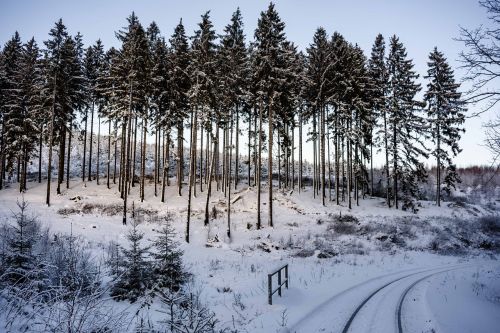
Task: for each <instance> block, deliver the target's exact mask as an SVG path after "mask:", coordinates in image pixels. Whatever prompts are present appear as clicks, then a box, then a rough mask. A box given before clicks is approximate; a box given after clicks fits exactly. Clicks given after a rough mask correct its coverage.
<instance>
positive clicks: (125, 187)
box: [122, 80, 133, 225]
mask: <svg viewBox="0 0 500 333" xmlns="http://www.w3.org/2000/svg"><path fill="white" fill-rule="evenodd" d="M129 85H130V92H129V103H128V115H127V117H126V118H125V121H126V122H127V127H128V128H127V131H126V134H127V143H126V147H125V148H126V151H127V157H126V163H127V164H126V166H125V174H124V179H123V180H122V188H123V219H122V223H123V224H124V225H125V224H127V197H128V184H127V183H128V182H129V179H128V178H129V174H130V140H131V135H130V134H131V133H130V131H131V127H132V91H133V90H132V80H129ZM124 127H125V125H124Z"/></svg>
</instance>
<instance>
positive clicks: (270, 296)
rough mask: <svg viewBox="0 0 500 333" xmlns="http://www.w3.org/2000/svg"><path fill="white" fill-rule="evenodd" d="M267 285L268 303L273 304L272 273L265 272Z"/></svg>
mask: <svg viewBox="0 0 500 333" xmlns="http://www.w3.org/2000/svg"><path fill="white" fill-rule="evenodd" d="M267 286H268V299H267V300H268V303H269V305H273V275H272V274H267Z"/></svg>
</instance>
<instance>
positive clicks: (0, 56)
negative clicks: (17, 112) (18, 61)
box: [0, 49, 7, 190]
mask: <svg viewBox="0 0 500 333" xmlns="http://www.w3.org/2000/svg"><path fill="white" fill-rule="evenodd" d="M6 88H7V68H6V66H5V56H4V53H3V49H2V50H0V91H1V92H2V93H1V94H0V126H1V129H0V190H1V189H2V188H3V183H4V178H5V177H4V176H5V139H4V133H5V109H6V107H5V104H6V101H7V100H6V98H5V94H4V93H3V91H4V90H5V89H6Z"/></svg>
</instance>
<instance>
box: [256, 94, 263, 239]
mask: <svg viewBox="0 0 500 333" xmlns="http://www.w3.org/2000/svg"><path fill="white" fill-rule="evenodd" d="M258 135H259V148H258V151H259V152H258V157H257V168H256V169H257V173H258V174H257V177H256V181H257V229H260V227H261V226H262V223H261V217H260V201H261V199H260V196H261V176H262V99H261V100H260V103H259V134H258Z"/></svg>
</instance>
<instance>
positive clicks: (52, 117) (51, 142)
mask: <svg viewBox="0 0 500 333" xmlns="http://www.w3.org/2000/svg"><path fill="white" fill-rule="evenodd" d="M56 83H57V76H56V77H55V78H54V91H53V95H52V108H51V114H50V129H49V161H48V164H49V165H48V168H47V198H46V201H45V202H46V204H47V206H50V182H51V180H52V175H51V172H52V150H53V147H52V146H53V145H54V122H55V116H56ZM2 128H3V127H2ZM2 142H3V141H2ZM3 170H4V167H2V172H3ZM1 178H3V175H2V177H1Z"/></svg>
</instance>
